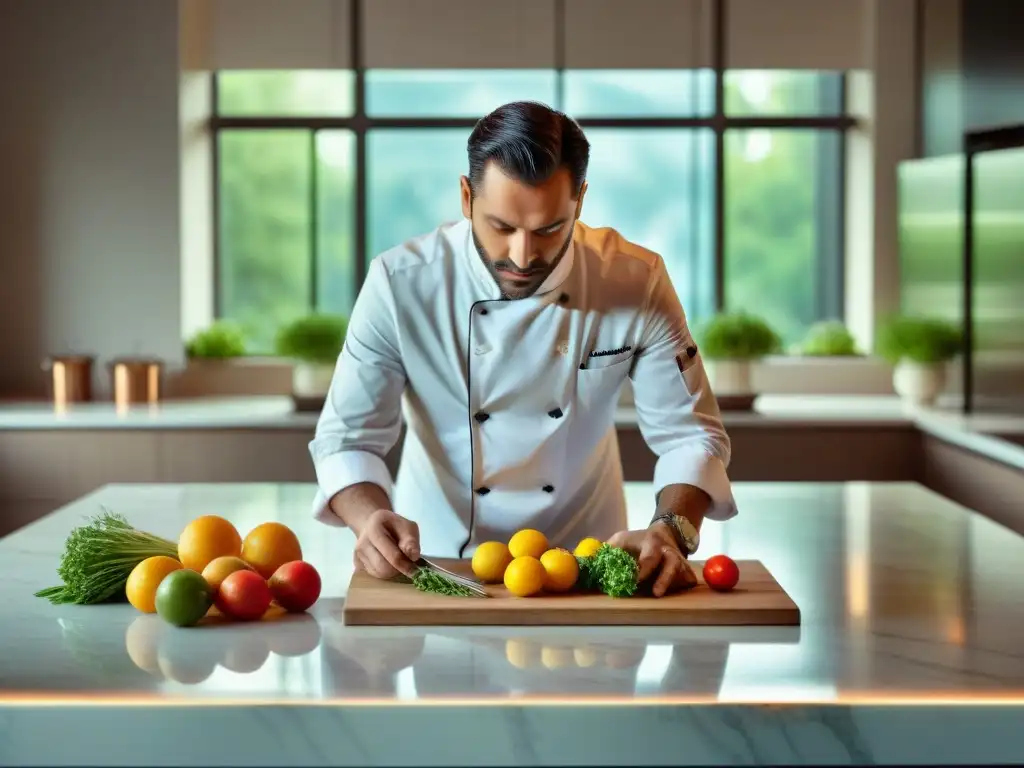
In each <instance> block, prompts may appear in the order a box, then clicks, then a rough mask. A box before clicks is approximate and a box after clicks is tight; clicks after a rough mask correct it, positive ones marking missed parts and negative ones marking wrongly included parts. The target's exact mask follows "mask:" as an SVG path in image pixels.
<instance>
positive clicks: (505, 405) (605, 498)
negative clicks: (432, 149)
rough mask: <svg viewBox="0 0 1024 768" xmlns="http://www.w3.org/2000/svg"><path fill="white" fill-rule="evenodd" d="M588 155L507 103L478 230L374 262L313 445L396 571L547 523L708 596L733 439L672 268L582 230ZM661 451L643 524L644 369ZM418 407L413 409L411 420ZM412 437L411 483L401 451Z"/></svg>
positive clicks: (730, 510)
mask: <svg viewBox="0 0 1024 768" xmlns="http://www.w3.org/2000/svg"><path fill="white" fill-rule="evenodd" d="M589 153H590V147H589V143H588V142H587V139H586V137H585V136H584V134H583V132H582V130H581V129H580V127H579V126H578V125H577V124H576V123H575V122H574V121H573V120H571V119H570V118H569V117H567V116H566V115H564V114H561V113H560V112H557V111H554V110H552V109H550V108H548V107H546V106H544V105H541V104H535V103H530V102H515V103H512V104H506V105H505V106H502V107H500V108H498V109H496V110H495V111H494V112H492V113H491V114H489V115H487V116H486V117H484V118H483V119H482V120H480V121H479V123H478V124H477V125H476V127H475V129H474V130H473V132H472V135H471V136H470V138H469V144H468V154H469V173H468V175H467V176H463V177H462V178H461V180H460V183H461V193H462V212H463V216H464V220H463V221H460V222H458V223H454V224H445V225H442V226H440V227H438V228H437V229H435V230H434V231H432V232H430V233H428V234H425V235H422V236H420V237H417V238H415V239H412V240H410V241H408V242H406V243H403V244H402V245H399V246H397V247H395V248H393V249H391V250H389V251H386V252H385V253H383V254H381V255H379V256H378V257H377V258H375V259H374V260H373V261H372V263H371V265H370V268H369V273H368V275H367V277H366V282H365V283H364V285H363V287H362V289H361V290H360V293H359V297H358V299H357V300H356V305H355V308H354V310H353V313H352V317H351V318H350V321H349V329H348V335H347V338H346V341H345V347H344V350H343V351H342V353H341V356H340V357H339V359H338V364H337V367H336V369H335V373H334V380H333V382H332V385H331V390H330V393H329V394H328V396H327V401H326V403H325V405H324V410H323V413H322V414H321V417H320V420H319V423H318V425H317V430H316V436H315V438H314V439H313V441H312V442H311V444H310V452H311V454H312V457H313V462H314V466H315V468H316V474H317V482H318V492H317V497H316V499H315V500H314V514H315V515H316V516H317V518H318V519H320V520H322V521H323V522H325V523H327V524H331V525H346V526H348V527H350V528H351V529H352V530H353V531H354V532H355V534H356V536H357V543H356V550H355V565H356V567H357V568H360V569H363V570H365V571H367V572H368V573H370V574H372V575H374V576H377V577H379V578H391V577H394V576H396V575H398V574H400V573H405V574H406V575H409V574H411V573H412V572H413V570H414V565H413V561H415V560H416V559H417V558H418V557H419V554H420V552H425V553H428V554H429V555H431V556H436V557H446V556H447V557H454V556H459V557H465V556H468V555H471V554H472V551H473V550H474V549H475V548H476V546H478V545H479V544H480V543H482V542H484V541H490V540H500V541H507V540H508V539H509V537H510V536H511V534H512V533H514V532H515V531H517V530H521V529H523V528H533V529H537V530H540V531H541V532H542V533H544V534H545V535H546V536H547V538H548V541H549V542H550V544H551V546H553V547H554V546H558V547H565V548H568V549H570V550H571V549H573V548H574V547H575V546H576V544H577V542H579V541H580V540H581V539H583V538H586V537H594V538H597V539H599V540H602V541H609V542H610V543H612V544H616V545H619V546H623V547H625V548H627V549H629V550H630V551H631V552H633V553H634V554H635V555H636V556H637V558H638V560H639V564H640V574H639V576H640V579H641V581H647V579H648V577H650V578H651V582H649V583H651V584H652V589H653V593H654V594H655V595H656V596H660V595H662V594H665V593H666V592H667V591H669V590H672V589H677V588H681V587H685V586H688V585H692V584H693V583H695V576H694V574H693V572H692V569H691V568H690V566H689V565H688V563H687V558H688V557H689V556H690V555H691V554H693V552H694V551H695V550H696V548H697V543H698V540H699V530H700V527H701V523H702V521H703V520H704V518H705V517H707V518H710V519H718V520H725V519H728V518H730V517H732V516H733V515H735V514H736V507H735V503H734V500H733V496H732V492H731V487H730V482H729V479H728V476H727V473H726V469H727V467H728V463H729V455H730V445H729V438H728V436H727V435H726V433H725V430H724V428H723V426H722V422H721V419H720V416H719V411H718V405H717V402H716V400H715V397H714V395H713V394H712V392H711V388H710V386H709V384H708V380H707V376H706V375H705V372H704V366H703V363H702V362H701V358H700V355H699V353H698V350H697V347H696V344H695V343H694V341H693V339H692V337H691V335H690V331H689V328H688V326H687V323H686V318H685V315H684V312H683V309H682V307H681V306H680V304H679V299H678V297H677V295H676V292H675V290H674V288H673V286H672V283H671V281H670V279H669V276H668V273H667V271H666V268H665V263H664V261H663V260H662V258H661V257H660V256H659V255H658V254H656V253H652V252H651V251H649V250H646V249H645V248H643V247H641V246H639V245H637V244H635V243H631V242H629V241H628V240H626V239H625V238H623V237H622V236H621V235H620V234H618V233H617V232H616V231H615V230H613V229H608V228H604V229H594V228H591V227H589V226H587V225H585V224H583V223H582V222H581V221H580V212H581V211H582V207H583V199H584V196H585V194H586V174H587V164H588V161H589ZM627 376H628V377H629V378H630V381H631V383H632V387H633V392H634V401H635V404H636V415H637V420H638V423H639V426H640V430H641V432H642V434H643V437H644V439H645V441H646V442H647V445H648V446H650V448H651V450H652V451H653V452H654V453H655V454H656V455H657V456H658V461H657V465H656V468H655V472H654V478H653V479H654V488H655V493H656V497H655V498H656V504H652V506H656V509H655V511H654V514H653V515H652V519H651V522H650V525H648V526H646V527H644V528H641V529H639V530H632V531H630V530H627V523H626V508H625V495H624V492H623V485H622V482H623V475H622V465H621V461H620V457H619V449H618V440H617V433H616V430H615V411H616V406H617V404H618V400H619V393H620V390H621V388H622V385H623V383H624V382H625V380H626V377H627ZM403 406H404V408H403ZM403 411H404V416H405V421H406V426H407V433H406V436H405V441H404V444H403V448H402V460H401V465H400V468H399V471H398V476H397V478H396V479H395V481H394V482H393V481H392V477H391V474H390V472H389V470H388V468H387V465H386V464H385V462H384V457H385V456H386V455H387V453H388V452H389V451H390V450H391V448H392V447H393V446H394V445H395V443H396V442H397V440H398V438H399V437H400V434H401V427H402V417H403Z"/></svg>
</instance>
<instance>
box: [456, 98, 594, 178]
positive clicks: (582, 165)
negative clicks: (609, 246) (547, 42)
mask: <svg viewBox="0 0 1024 768" xmlns="http://www.w3.org/2000/svg"><path fill="white" fill-rule="evenodd" d="M467 148H468V150H469V184H470V188H471V189H472V191H473V195H474V196H476V194H477V193H478V191H479V189H480V183H481V182H482V181H483V177H484V171H485V170H486V168H487V164H488V163H489V162H494V163H495V164H496V165H497V166H498V168H500V169H501V171H502V173H504V174H505V175H506V176H509V177H511V178H513V179H515V180H517V181H519V182H522V183H523V184H528V185H531V186H534V185H538V184H541V183H543V182H545V181H547V180H548V179H549V178H551V176H552V175H553V174H554V173H555V171H557V170H558V169H559V168H561V167H562V166H565V167H566V168H567V169H568V170H569V174H570V175H571V177H572V188H573V194H574V195H576V196H578V195H579V193H580V189H581V188H582V186H583V182H584V180H585V179H586V177H587V164H588V163H589V162H590V142H588V141H587V137H586V136H584V135H583V130H582V129H581V128H580V127H579V125H578V124H577V123H576V121H575V120H573V119H572V118H570V117H569V116H568V115H565V114H563V113H562V112H559V111H557V110H554V109H552V108H551V107H548V106H546V105H544V104H540V103H538V102H534V101H513V102H511V103H509V104H505V105H504V106H501V107H498V108H497V109H495V110H494V111H493V112H491V113H490V114H489V115H486V116H485V117H483V118H481V119H480V121H479V122H477V124H476V127H475V128H473V133H471V134H470V136H469V143H468V145H467Z"/></svg>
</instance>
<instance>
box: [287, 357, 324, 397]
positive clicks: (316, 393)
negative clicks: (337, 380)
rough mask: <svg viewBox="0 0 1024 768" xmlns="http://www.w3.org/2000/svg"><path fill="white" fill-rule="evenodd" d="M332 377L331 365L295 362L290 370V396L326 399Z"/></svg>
mask: <svg viewBox="0 0 1024 768" xmlns="http://www.w3.org/2000/svg"><path fill="white" fill-rule="evenodd" d="M333 377H334V364H333V363H304V362H296V363H295V365H294V367H293V368H292V394H293V395H294V396H295V397H309V398H313V397H326V396H327V392H328V391H329V390H330V388H331V379H332V378H333Z"/></svg>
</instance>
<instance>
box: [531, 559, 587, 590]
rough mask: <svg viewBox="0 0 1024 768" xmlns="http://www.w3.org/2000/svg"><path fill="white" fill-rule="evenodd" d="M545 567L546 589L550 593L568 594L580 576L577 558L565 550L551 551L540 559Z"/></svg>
mask: <svg viewBox="0 0 1024 768" xmlns="http://www.w3.org/2000/svg"><path fill="white" fill-rule="evenodd" d="M540 564H541V565H542V566H544V589H546V590H548V591H549V592H568V591H569V590H570V589H572V588H573V585H574V584H576V579H577V577H578V576H579V574H580V566H579V563H577V562H576V558H575V557H574V556H573V555H571V554H570V553H569V552H567V551H566V550H564V549H549V550H548V551H547V552H545V553H544V554H543V555H541V558H540Z"/></svg>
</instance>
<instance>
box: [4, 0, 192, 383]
mask: <svg viewBox="0 0 1024 768" xmlns="http://www.w3.org/2000/svg"><path fill="white" fill-rule="evenodd" d="M177 19H178V6H177V3H176V2H173V1H171V0H145V1H140V0H85V1H83V2H67V0H25V2H20V1H14V0H5V2H3V3H2V4H0V110H2V114H3V117H2V119H0V168H2V169H3V173H2V179H3V182H2V184H0V307H2V308H3V310H2V313H0V317H2V318H3V324H4V326H5V327H4V329H3V333H0V361H2V363H0V394H2V395H28V394H41V393H42V386H43V382H44V380H45V379H44V376H43V375H42V373H41V370H40V362H41V361H42V359H43V358H44V357H45V356H46V355H47V354H49V353H51V352H57V351H63V350H66V349H74V348H82V349H88V350H89V351H92V352H94V353H96V354H99V355H101V356H103V357H105V358H109V357H111V356H115V355H119V354H130V353H133V352H147V353H153V354H159V355H163V356H167V357H169V358H175V357H180V355H181V334H180V330H179V329H180V320H179V315H180V312H181V309H180V305H181V300H180V288H179V282H180V277H179V273H180V261H181V256H180V247H179V222H178V211H179V200H178V175H179V171H178V141H179V139H178V21H177ZM129 30H130V32H129ZM98 378H99V377H98ZM98 383H100V382H98Z"/></svg>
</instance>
